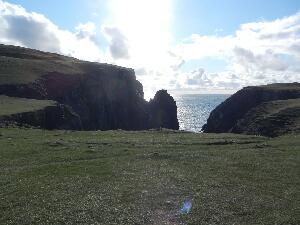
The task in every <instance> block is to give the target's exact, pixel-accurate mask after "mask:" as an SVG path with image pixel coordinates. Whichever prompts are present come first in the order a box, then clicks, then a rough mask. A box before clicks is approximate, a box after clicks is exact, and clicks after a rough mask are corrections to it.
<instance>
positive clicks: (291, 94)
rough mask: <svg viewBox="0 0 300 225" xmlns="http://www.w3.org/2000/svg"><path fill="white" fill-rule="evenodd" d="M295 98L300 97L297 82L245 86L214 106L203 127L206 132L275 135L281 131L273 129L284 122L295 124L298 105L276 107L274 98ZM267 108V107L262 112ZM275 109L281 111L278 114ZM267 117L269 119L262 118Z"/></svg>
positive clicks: (284, 104)
mask: <svg viewBox="0 0 300 225" xmlns="http://www.w3.org/2000/svg"><path fill="white" fill-rule="evenodd" d="M298 98H300V84H299V83H290V84H271V85H264V86H257V87H246V88H243V89H242V90H240V91H238V92H237V93H235V94H234V95H232V96H231V97H230V98H228V99H227V100H226V101H225V102H223V103H222V104H220V105H219V106H218V107H217V108H216V109H214V110H213V111H212V112H211V114H210V116H209V118H208V120H207V124H205V125H204V126H203V128H202V129H203V131H204V132H207V133H226V132H234V133H247V134H260V135H266V136H276V134H277V133H278V134H279V133H280V134H282V133H284V131H283V130H281V132H277V131H276V130H279V129H281V127H282V126H283V124H284V123H291V124H292V125H291V126H295V123H297V120H298V119H297V118H296V117H297V115H295V112H297V107H298V106H296V105H295V104H293V106H291V104H290V101H286V102H285V101H283V102H281V105H282V107H281V108H280V110H281V111H280V110H279V109H277V110H276V107H275V106H276V105H278V104H276V102H274V101H277V100H288V99H298ZM266 103H269V104H268V105H267V106H266V105H264V104H266ZM274 107H275V108H274ZM295 107H296V108H295ZM266 108H268V110H265V111H264V109H266ZM278 110H279V111H280V112H281V113H283V114H280V113H279V111H278ZM287 112H289V114H287ZM296 114H297V113H296ZM283 115H284V116H283ZM276 116H277V117H276ZM299 116H300V115H299ZM267 117H268V118H269V120H268V122H267V120H262V118H267ZM275 117H276V118H277V119H275ZM254 118H256V119H254ZM258 118H260V119H258ZM280 121H281V122H280ZM289 121H290V122H289ZM292 121H294V122H292ZM251 127H252V128H251ZM254 127H255V128H254ZM288 127H289V126H287V130H288V129H289V128H288ZM271 130H273V131H271ZM295 130H297V128H295Z"/></svg>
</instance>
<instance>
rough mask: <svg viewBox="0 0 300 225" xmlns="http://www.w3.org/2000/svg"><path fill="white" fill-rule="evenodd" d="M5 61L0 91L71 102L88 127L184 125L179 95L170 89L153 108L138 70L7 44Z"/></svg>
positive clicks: (2, 53) (2, 52)
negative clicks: (175, 96)
mask: <svg viewBox="0 0 300 225" xmlns="http://www.w3.org/2000/svg"><path fill="white" fill-rule="evenodd" d="M0 65H1V67H0V95H7V96H11V97H22V98H30V99H41V100H54V101H56V102H58V103H60V104H63V105H66V106H68V107H70V108H71V110H72V111H74V112H75V113H76V114H77V115H78V116H79V117H80V120H81V123H82V128H83V129H84V130H110V129H124V130H142V129H148V128H159V127H163V128H170V129H178V121H177V107H176V103H175V101H174V100H173V98H172V97H171V96H169V95H168V94H167V93H164V94H163V95H162V98H163V96H164V95H167V98H163V99H164V101H163V102H161V101H159V100H158V101H159V104H156V105H155V107H153V106H152V105H153V103H148V102H146V101H145V100H144V93H143V87H142V85H141V83H140V82H139V81H137V80H136V77H135V74H134V71H133V70H132V69H127V68H123V67H118V66H113V65H108V64H100V63H92V62H84V61H80V60H77V59H74V58H70V57H65V56H60V55H57V54H51V53H45V52H40V51H36V50H32V49H25V48H20V47H14V46H5V45H0ZM154 108H155V109H154ZM158 111H159V112H160V113H161V114H163V115H164V119H163V120H159V122H158V120H157V119H155V120H153V118H156V114H157V112H158ZM154 114H155V115H154ZM167 115H170V118H169V119H168V116H167Z"/></svg>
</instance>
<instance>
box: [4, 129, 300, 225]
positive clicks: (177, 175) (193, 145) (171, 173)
mask: <svg viewBox="0 0 300 225" xmlns="http://www.w3.org/2000/svg"><path fill="white" fill-rule="evenodd" d="M299 146H300V136H299V135H298V136H292V135H290V136H284V137H280V138H274V139H268V138H263V137H255V136H239V135H230V134H224V135H222V134H221V135H215V134H209V135H207V134H193V133H184V132H173V131H145V132H124V131H107V132H70V131H44V130H38V129H18V128H6V129H0V224H1V225H6V224H18V225H22V224H39V225H41V224H103V225H109V224H116V225H117V224H120V225H121V224H128V225H138V224H156V225H160V224H173V225H176V224H197V225H198V224H239V225H242V224H245V225H246V224H247V225H251V224H264V225H265V224H270V225H275V224H284V225H287V224H290V225H291V224H293V225H298V224H300V214H299V212H300V211H299V210H300V193H299V187H300V176H299V175H300V174H299V173H300V154H299V151H300V148H299ZM184 201H189V202H190V203H191V204H192V208H191V211H190V212H189V213H181V211H180V209H181V208H182V204H183V202H184Z"/></svg>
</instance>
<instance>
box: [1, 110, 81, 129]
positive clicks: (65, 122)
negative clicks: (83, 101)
mask: <svg viewBox="0 0 300 225" xmlns="http://www.w3.org/2000/svg"><path fill="white" fill-rule="evenodd" d="M11 124H14V125H17V126H32V127H39V128H43V129H49V130H53V129H64V130H81V129H82V124H81V121H80V118H79V116H78V115H76V114H75V113H74V112H72V110H71V109H70V108H69V107H67V106H65V105H62V104H56V105H53V106H47V107H45V108H43V109H40V110H36V111H31V112H23V113H17V114H12V115H7V116H0V127H3V126H7V125H11Z"/></svg>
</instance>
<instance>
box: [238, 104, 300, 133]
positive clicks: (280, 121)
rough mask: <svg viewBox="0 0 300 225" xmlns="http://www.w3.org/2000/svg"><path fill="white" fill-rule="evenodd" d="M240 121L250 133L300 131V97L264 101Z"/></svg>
mask: <svg viewBox="0 0 300 225" xmlns="http://www.w3.org/2000/svg"><path fill="white" fill-rule="evenodd" d="M240 123H241V125H239V126H240V127H243V129H245V130H246V131H247V132H248V133H250V134H251V133H260V134H262V135H269V136H279V135H283V134H287V133H300V98H297V99H288V100H278V101H270V102H264V103H262V104H260V105H259V106H257V107H255V108H253V109H251V110H250V111H249V112H248V113H247V114H246V115H245V117H244V118H243V120H242V121H240Z"/></svg>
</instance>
